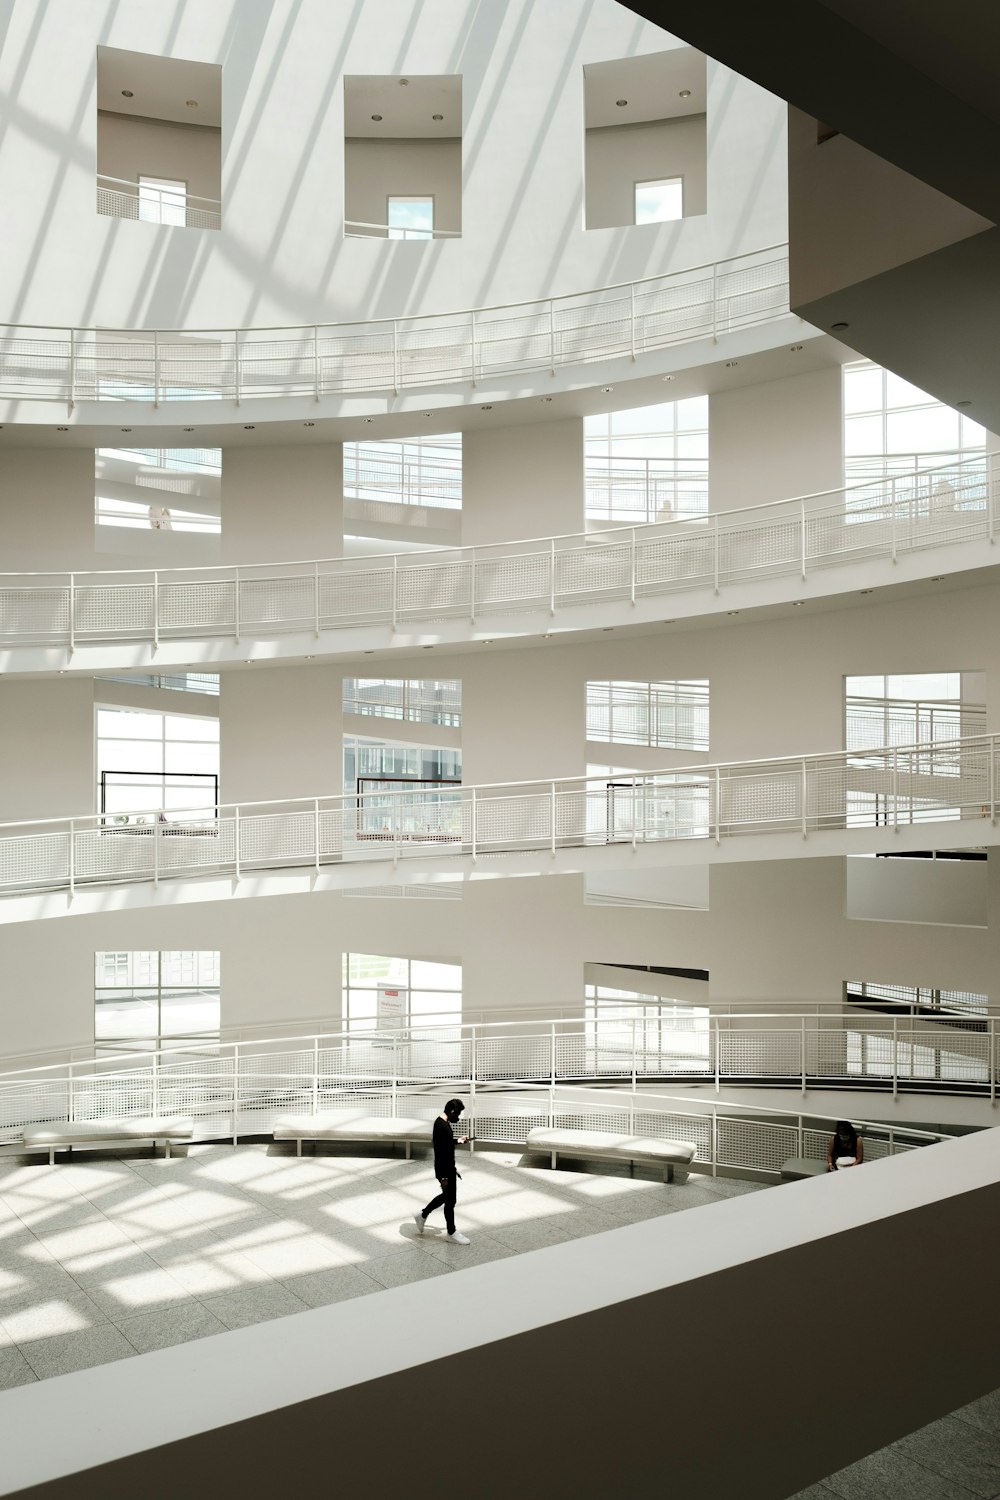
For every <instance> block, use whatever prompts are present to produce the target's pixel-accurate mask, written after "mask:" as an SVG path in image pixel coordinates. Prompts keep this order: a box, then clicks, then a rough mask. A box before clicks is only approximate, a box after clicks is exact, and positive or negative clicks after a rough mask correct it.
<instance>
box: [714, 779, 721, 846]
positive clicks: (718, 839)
mask: <svg viewBox="0 0 1000 1500" xmlns="http://www.w3.org/2000/svg"><path fill="white" fill-rule="evenodd" d="M715 842H716V844H721V843H722V773H721V772H720V770H719V767H718V766H716V768H715Z"/></svg>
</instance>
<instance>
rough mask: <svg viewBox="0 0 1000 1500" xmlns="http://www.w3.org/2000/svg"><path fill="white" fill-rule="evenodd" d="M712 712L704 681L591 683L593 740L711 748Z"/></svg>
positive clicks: (589, 736)
mask: <svg viewBox="0 0 1000 1500" xmlns="http://www.w3.org/2000/svg"><path fill="white" fill-rule="evenodd" d="M708 711H709V710H708V683H707V682H704V681H693V680H689V681H677V682H588V683H587V739H588V740H599V741H607V742H609V743H614V744H624V745H647V746H649V747H650V748H651V749H661V750H666V749H670V750H707V749H708V743H709V741H708ZM985 728H986V725H985V723H984V724H983V725H982V726H980V729H981V730H983V729H985ZM970 732H971V731H970ZM849 748H850V747H849Z"/></svg>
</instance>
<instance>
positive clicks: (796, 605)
mask: <svg viewBox="0 0 1000 1500" xmlns="http://www.w3.org/2000/svg"><path fill="white" fill-rule="evenodd" d="M804 603H805V600H804V599H793V600H792V608H793V609H801V608H802V606H803V604H804Z"/></svg>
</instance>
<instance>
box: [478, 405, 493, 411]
mask: <svg viewBox="0 0 1000 1500" xmlns="http://www.w3.org/2000/svg"><path fill="white" fill-rule="evenodd" d="M479 410H480V411H492V410H493V408H492V406H481V407H480V408H479Z"/></svg>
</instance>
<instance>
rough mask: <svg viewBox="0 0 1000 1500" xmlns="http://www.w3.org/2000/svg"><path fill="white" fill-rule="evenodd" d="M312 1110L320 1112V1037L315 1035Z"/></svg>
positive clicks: (314, 1112) (316, 1112)
mask: <svg viewBox="0 0 1000 1500" xmlns="http://www.w3.org/2000/svg"><path fill="white" fill-rule="evenodd" d="M312 1112H313V1114H314V1115H318V1114H319V1037H318V1036H314V1037H313V1082H312Z"/></svg>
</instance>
